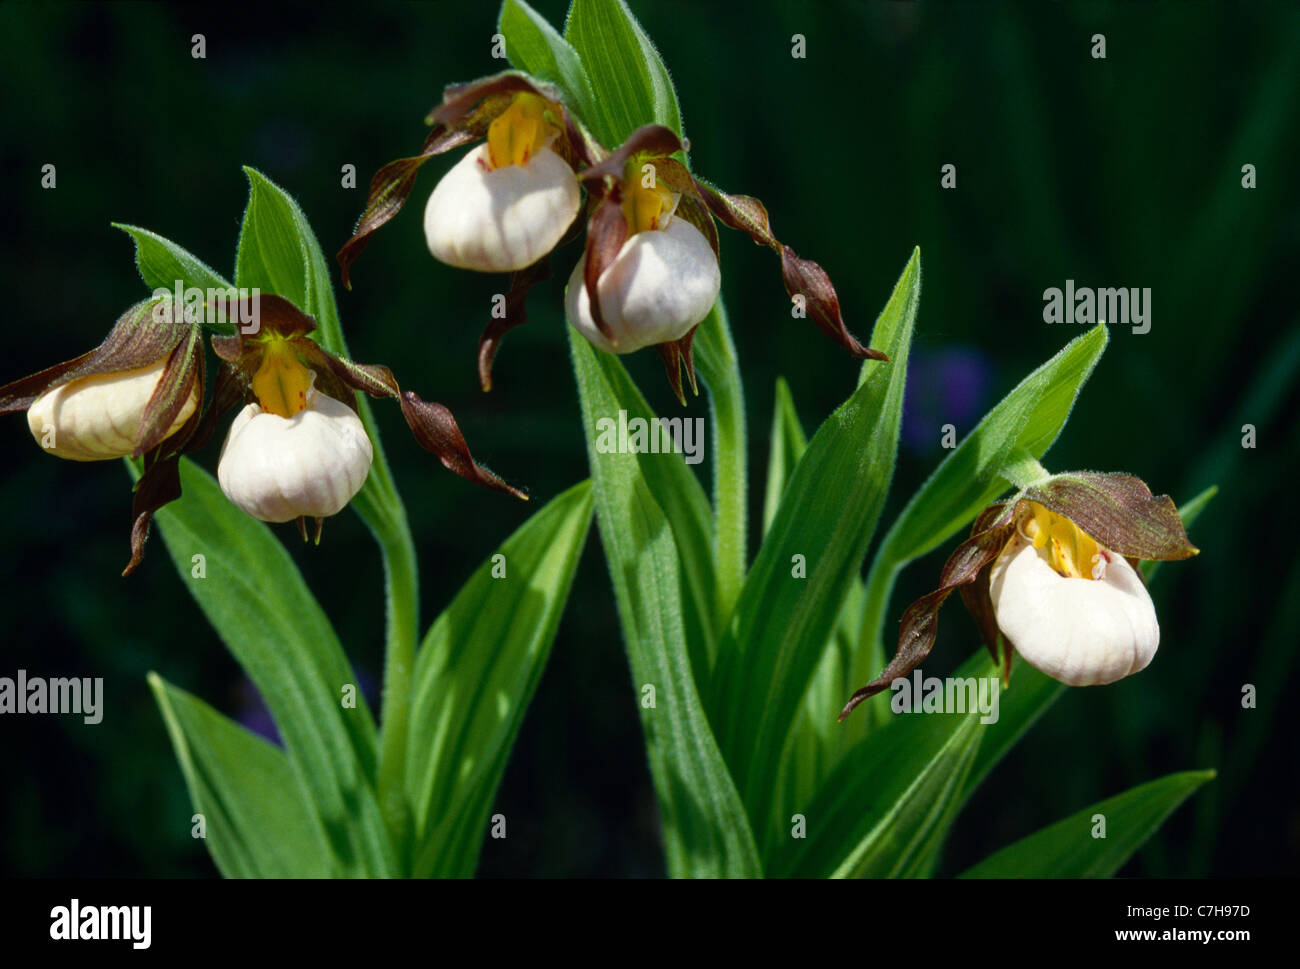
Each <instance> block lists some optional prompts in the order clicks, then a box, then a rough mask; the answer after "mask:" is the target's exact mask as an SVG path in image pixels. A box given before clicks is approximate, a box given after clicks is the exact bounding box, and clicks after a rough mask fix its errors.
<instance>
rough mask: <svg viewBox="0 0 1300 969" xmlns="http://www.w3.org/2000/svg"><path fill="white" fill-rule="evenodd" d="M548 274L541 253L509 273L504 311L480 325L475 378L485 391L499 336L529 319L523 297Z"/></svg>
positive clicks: (489, 379) (547, 261)
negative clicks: (476, 376)
mask: <svg viewBox="0 0 1300 969" xmlns="http://www.w3.org/2000/svg"><path fill="white" fill-rule="evenodd" d="M550 275H551V266H550V258H549V256H544V257H542V258H541V259H539V260H538V261H537V262H535V263H533V264H532V265H531V266H528V267H526V268H524V269H520V270H518V271H516V272H513V273H511V274H510V289H509V291H508V292H507V293H506V305H505V315H504V316H501V317H497V316H494V317H492V319H490V320H489V321H488V324H487V326H486V327H484V329H483V335H482V336H480V337H479V341H478V379H479V384H480V385H482V387H483V389H484V390H485V391H488V390H491V389H492V361H493V360H495V359H496V355H497V350H499V349H500V348H501V340H502V339H503V338H504V337H505V335H506V334H507V333H509V332H510V331H511V330H513V329H514V328H515V327H517V326H523V325H524V324H525V323H527V322H528V311H527V307H526V305H525V301H526V299H527V297H528V291H529V290H530V289H532V288H533V287H534V286H536V285H537V284H538V283H540V282H543V281H544V280H546V279H547V278H549V277H550Z"/></svg>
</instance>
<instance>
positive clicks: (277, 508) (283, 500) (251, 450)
mask: <svg viewBox="0 0 1300 969" xmlns="http://www.w3.org/2000/svg"><path fill="white" fill-rule="evenodd" d="M373 457H374V451H373V449H372V448H371V446H370V438H368V437H367V436H366V430H365V428H364V427H363V426H362V425H361V419H360V418H359V417H357V415H356V413H355V412H354V411H353V410H352V408H350V407H348V406H347V404H344V403H342V402H340V401H337V400H335V399H334V398H333V397H326V396H325V395H324V394H320V393H315V392H314V391H313V398H312V401H311V403H310V404H309V405H308V406H307V407H306V408H304V409H303V410H301V411H299V412H298V413H297V414H295V415H293V417H281V416H280V415H278V414H272V413H270V412H269V411H264V410H262V408H261V407H260V406H259V405H258V404H248V405H246V406H245V407H244V409H243V410H241V411H240V412H239V414H238V415H237V416H236V417H235V420H234V422H233V423H232V424H231V425H230V433H229V434H228V435H227V436H226V443H225V444H224V445H223V446H222V448H221V460H220V463H219V464H218V465H217V480H218V481H219V482H220V483H221V490H222V491H224V492H225V494H226V497H227V498H229V499H230V500H231V501H232V502H233V503H234V504H235V505H237V506H238V507H240V508H242V509H243V510H244V511H246V512H248V514H250V515H252V516H253V517H254V518H260V519H261V520H262V521H266V522H288V521H293V520H294V519H296V518H328V517H329V516H330V515H336V514H338V513H339V512H340V511H342V510H343V507H344V506H345V505H346V504H347V503H348V502H349V501H351V500H352V498H353V496H355V495H356V493H357V492H358V491H360V490H361V486H362V485H363V484H365V483H366V475H367V474H369V472H370V462H371V459H372V458H373Z"/></svg>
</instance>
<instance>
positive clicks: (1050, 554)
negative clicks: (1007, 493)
mask: <svg viewBox="0 0 1300 969" xmlns="http://www.w3.org/2000/svg"><path fill="white" fill-rule="evenodd" d="M1025 504H1026V505H1028V506H1029V515H1028V516H1027V517H1026V519H1025V520H1024V521H1023V524H1022V526H1021V534H1022V535H1024V537H1025V538H1026V539H1027V540H1029V541H1031V542H1033V545H1034V548H1037V549H1044V548H1045V549H1046V551H1047V563H1048V565H1050V566H1051V567H1052V568H1053V569H1055V570H1056V572H1057V573H1058V574H1059V575H1063V576H1065V577H1066V578H1068V579H1099V578H1101V576H1102V575H1103V574H1104V573H1105V571H1106V561H1107V560H1106V558H1105V556H1104V555H1102V553H1101V546H1099V545H1098V544H1097V542H1096V540H1094V539H1093V537H1092V536H1091V535H1089V534H1087V533H1086V532H1084V531H1083V530H1082V529H1081V528H1079V526H1078V525H1076V524H1075V523H1074V522H1072V521H1070V519H1068V518H1066V517H1064V516H1063V515H1057V514H1055V513H1053V512H1051V511H1049V510H1048V509H1046V508H1044V507H1043V506H1042V505H1040V504H1039V503H1038V502H1036V501H1027V502H1025Z"/></svg>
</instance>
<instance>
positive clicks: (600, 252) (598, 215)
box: [582, 183, 628, 343]
mask: <svg viewBox="0 0 1300 969" xmlns="http://www.w3.org/2000/svg"><path fill="white" fill-rule="evenodd" d="M622 203H623V190H622V188H621V187H620V186H619V185H618V184H617V183H616V184H614V185H611V186H608V188H607V190H606V192H605V194H604V197H603V198H601V200H600V203H599V204H598V205H597V206H596V211H595V213H594V214H593V215H592V216H591V221H590V222H588V223H587V253H586V260H587V261H586V263H585V264H584V266H583V270H582V282H583V285H584V286H586V288H587V299H588V300H590V302H591V319H592V322H594V323H595V324H596V328H597V329H598V330H600V332H601V333H602V334H604V336H605V338H606V339H607V340H609V341H610V342H611V343H614V342H616V341H615V339H614V331H613V330H612V329H611V328H610V325H609V324H608V323H606V322H605V313H604V310H603V309H602V308H601V305H600V295H599V290H598V288H597V284H598V283H599V282H600V277H601V274H602V273H604V272H605V270H606V269H608V268H609V266H610V264H612V263H613V262H614V260H615V259H616V258H618V253H619V250H620V249H622V248H623V243H625V242H626V241H627V236H628V225H627V219H626V218H625V217H624V216H623V204H622Z"/></svg>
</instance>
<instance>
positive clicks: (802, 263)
mask: <svg viewBox="0 0 1300 969" xmlns="http://www.w3.org/2000/svg"><path fill="white" fill-rule="evenodd" d="M694 182H695V187H696V191H697V192H698V193H699V196H700V198H701V199H703V201H704V204H705V205H707V206H708V208H709V211H710V212H712V213H713V214H714V215H716V216H717V217H718V218H719V219H721V220H722V222H723V224H724V225H727V226H730V227H731V228H733V229H739V230H740V231H741V232H744V233H745V234H746V235H748V236H749V237H750V238H751V239H753V240H754V241H755V242H757V243H759V244H761V245H765V246H768V247H769V248H771V249H775V250H776V251H777V252H778V253H780V255H781V276H782V278H783V279H784V280H785V289H786V292H787V293H789V294H790V295H791V296H800V295H801V296H803V298H804V299H805V301H806V303H807V309H808V315H809V316H810V317H812V320H813V322H814V323H816V324H817V327H818V328H819V329H820V330H821V331H822V332H823V333H825V334H826V335H827V336H829V337H830V338H831V339H832V340H834V341H835V342H836V343H838V344H839V345H840V346H842V347H843V348H844V349H845V350H847V351H848V352H849V353H850V354H852V355H853V356H854V357H857V358H859V359H871V360H888V359H889V358H888V357H887V356H885V354H883V353H881V352H880V351H879V350H873V349H871V348H870V347H867V346H864V345H863V344H862V343H861V342H859V341H858V339H857V337H855V336H854V335H853V334H852V333H850V332H849V330H848V327H847V326H846V325H845V323H844V315H843V313H842V312H841V311H840V299H839V296H838V295H837V294H836V292H835V286H834V285H833V284H832V283H831V278H830V276H829V275H827V273H826V270H824V269H822V267H821V266H819V265H818V264H817V263H815V262H813V261H812V260H811V259H802V258H800V257H799V256H798V255H796V254H795V251H794V250H793V249H791V248H790V247H789V246H787V245H785V244H784V243H782V242H780V241H779V240H778V239H777V238H776V236H774V235H773V234H772V229H771V227H770V225H769V224H768V216H767V209H766V208H764V207H763V203H762V202H760V201H759V200H758V199H756V198H751V197H750V196H748V195H728V194H727V193H725V192H720V191H718V189H716V188H714V187H713V186H711V185H708V184H706V183H704V182H701V181H700V180H699V179H694Z"/></svg>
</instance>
